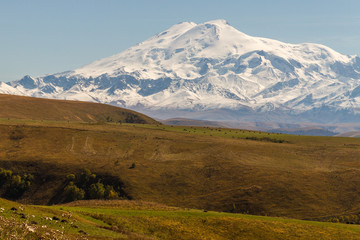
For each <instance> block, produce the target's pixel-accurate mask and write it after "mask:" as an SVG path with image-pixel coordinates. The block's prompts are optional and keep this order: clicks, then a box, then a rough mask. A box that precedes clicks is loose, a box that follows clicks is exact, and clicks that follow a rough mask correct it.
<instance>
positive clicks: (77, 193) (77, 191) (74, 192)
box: [64, 182, 85, 201]
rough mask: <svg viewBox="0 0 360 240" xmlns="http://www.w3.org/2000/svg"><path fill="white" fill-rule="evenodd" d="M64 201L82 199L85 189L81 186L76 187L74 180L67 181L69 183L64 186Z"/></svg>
mask: <svg viewBox="0 0 360 240" xmlns="http://www.w3.org/2000/svg"><path fill="white" fill-rule="evenodd" d="M64 194H65V201H76V200H81V199H84V197H85V191H84V190H83V189H81V188H78V187H77V186H76V185H75V184H74V182H69V184H68V185H67V186H66V187H65V188H64Z"/></svg>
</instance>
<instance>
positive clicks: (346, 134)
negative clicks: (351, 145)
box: [336, 131, 360, 137]
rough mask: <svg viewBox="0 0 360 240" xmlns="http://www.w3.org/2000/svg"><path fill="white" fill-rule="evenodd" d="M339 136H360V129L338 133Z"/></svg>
mask: <svg viewBox="0 0 360 240" xmlns="http://www.w3.org/2000/svg"><path fill="white" fill-rule="evenodd" d="M336 136H337V137H360V131H351V132H346V133H341V134H338V135H336Z"/></svg>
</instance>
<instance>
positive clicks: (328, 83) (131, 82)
mask: <svg viewBox="0 0 360 240" xmlns="http://www.w3.org/2000/svg"><path fill="white" fill-rule="evenodd" d="M0 84H1V85H0V92H3V93H9V94H17V95H26V96H34V97H43V98H56V99H71V100H82V101H93V102H100V103H107V104H112V105H117V106H121V107H126V108H130V109H133V110H137V111H140V112H143V113H146V114H149V115H151V116H153V117H160V118H169V117H191V118H197V119H207V120H237V121H281V122H301V121H303V122H304V121H305V122H308V121H311V122H317V123H344V122H354V121H357V120H358V119H359V117H360V58H359V57H358V56H347V55H342V54H340V53H338V52H336V51H334V50H332V49H330V48H328V47H326V46H323V45H319V44H313V43H302V44H288V43H283V42H280V41H276V40H272V39H267V38H260V37H251V36H249V35H246V34H244V33H242V32H240V31H238V30H236V29H235V28H233V27H232V26H230V25H229V24H228V23H227V22H226V21H225V20H215V21H209V22H205V23H201V24H195V23H193V22H183V23H179V24H176V25H174V26H172V27H170V28H169V29H167V30H166V31H163V32H161V33H159V34H157V35H155V36H153V37H152V38H150V39H148V40H146V41H144V42H142V43H139V44H137V45H135V46H133V47H131V48H129V49H127V50H125V51H123V52H121V53H119V54H116V55H113V56H111V57H108V58H104V59H101V60H98V61H96V62H93V63H91V64H89V65H86V66H84V67H81V68H79V69H75V70H73V71H67V72H63V73H57V74H53V75H46V76H40V77H36V78H35V77H31V76H25V77H24V78H22V79H20V80H17V81H12V82H9V83H0Z"/></svg>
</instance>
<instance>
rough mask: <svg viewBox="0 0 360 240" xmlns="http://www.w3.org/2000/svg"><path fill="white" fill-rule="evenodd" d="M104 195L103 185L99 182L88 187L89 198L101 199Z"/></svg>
mask: <svg viewBox="0 0 360 240" xmlns="http://www.w3.org/2000/svg"><path fill="white" fill-rule="evenodd" d="M104 197H105V187H104V184H102V183H101V182H97V183H94V184H91V186H90V189H89V198H90V199H103V198H104Z"/></svg>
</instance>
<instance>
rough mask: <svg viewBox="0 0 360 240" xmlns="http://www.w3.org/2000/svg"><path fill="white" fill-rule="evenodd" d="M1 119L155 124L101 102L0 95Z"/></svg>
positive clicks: (125, 110) (145, 117)
mask: <svg viewBox="0 0 360 240" xmlns="http://www.w3.org/2000/svg"><path fill="white" fill-rule="evenodd" d="M0 106H1V108H0V118H11V119H13V118H16V119H32V120H55V121H81V122H123V123H125V122H128V123H148V124H158V122H157V121H155V120H154V119H152V118H150V117H148V116H146V115H144V114H141V113H137V112H135V111H131V110H127V109H124V108H120V107H115V106H111V105H106V104H100V103H91V102H80V101H68V100H50V99H42V98H33V97H23V96H15V95H6V94H0Z"/></svg>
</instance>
